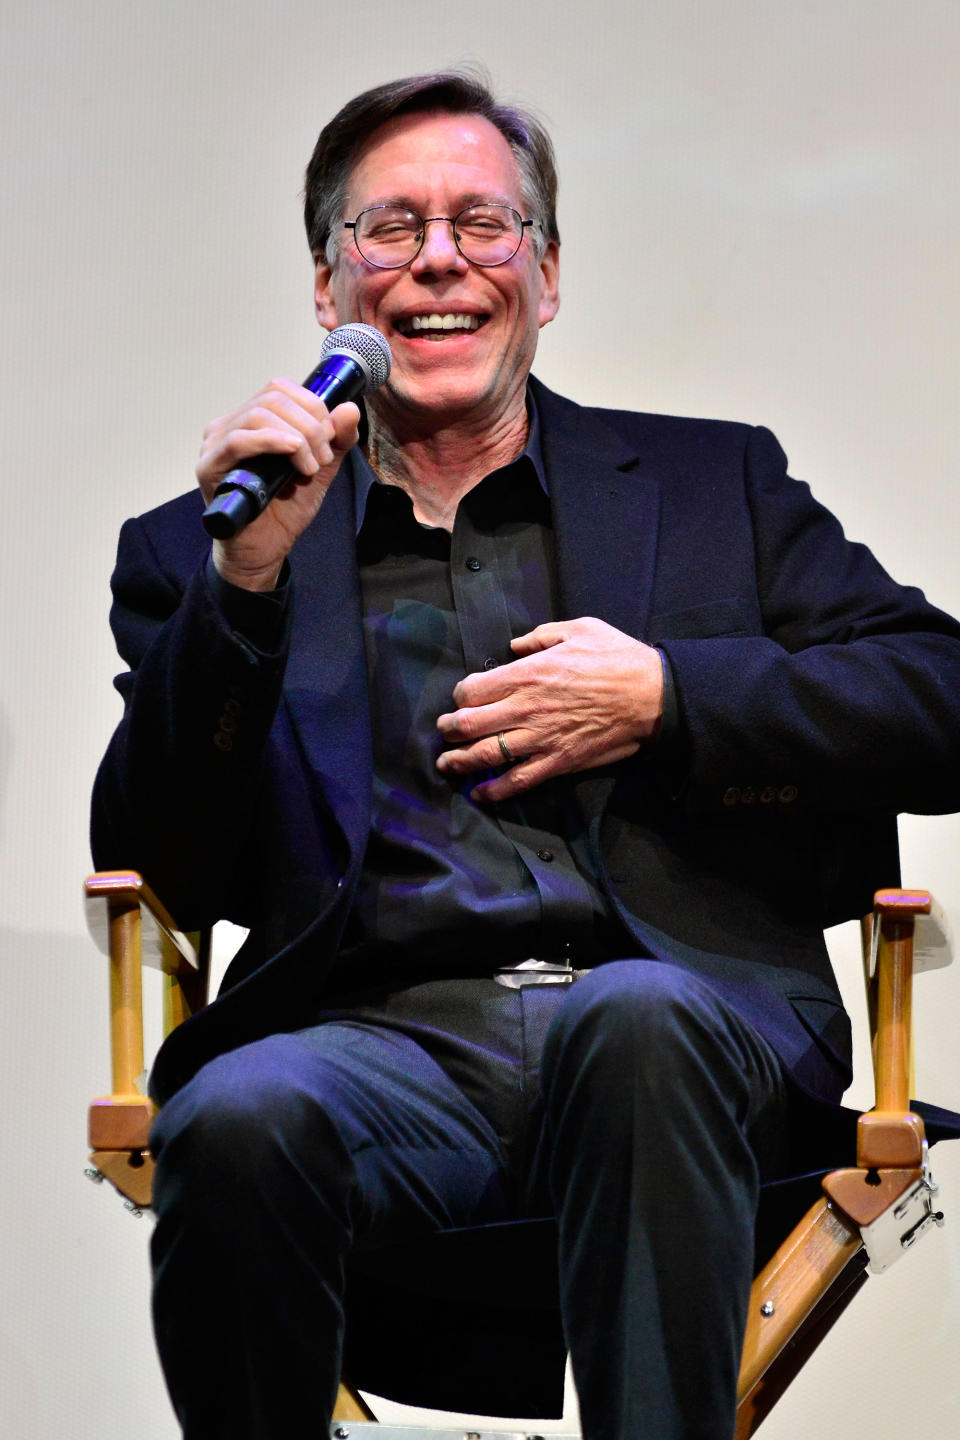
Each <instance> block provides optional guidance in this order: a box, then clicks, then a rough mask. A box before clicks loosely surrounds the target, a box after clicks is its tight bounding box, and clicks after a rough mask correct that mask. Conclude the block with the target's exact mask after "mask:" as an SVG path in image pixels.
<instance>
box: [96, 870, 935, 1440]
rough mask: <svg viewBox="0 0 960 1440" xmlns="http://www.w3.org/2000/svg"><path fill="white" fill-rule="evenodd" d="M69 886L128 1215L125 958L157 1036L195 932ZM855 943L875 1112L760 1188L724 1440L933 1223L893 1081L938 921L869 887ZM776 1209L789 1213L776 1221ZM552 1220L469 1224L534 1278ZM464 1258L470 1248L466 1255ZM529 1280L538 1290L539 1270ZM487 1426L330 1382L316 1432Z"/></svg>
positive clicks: (130, 1021)
mask: <svg viewBox="0 0 960 1440" xmlns="http://www.w3.org/2000/svg"><path fill="white" fill-rule="evenodd" d="M85 895H86V903H87V915H88V923H89V927H90V930H91V933H92V934H93V936H94V938H95V940H96V941H97V943H98V945H99V947H100V948H101V949H102V950H103V952H104V953H105V954H107V955H108V956H109V962H110V1039H111V1057H112V1085H113V1088H112V1092H111V1094H109V1095H106V1096H102V1097H101V1098H99V1099H97V1100H94V1102H93V1103H92V1105H91V1106H90V1119H89V1138H90V1146H91V1154H90V1163H89V1168H88V1171H87V1173H88V1174H89V1175H90V1176H91V1178H94V1179H97V1180H103V1179H104V1178H105V1179H107V1180H109V1181H110V1182H111V1184H112V1185H113V1186H114V1187H115V1188H116V1189H117V1190H118V1191H119V1193H120V1194H121V1195H122V1196H123V1197H124V1200H125V1203H126V1205H127V1208H128V1209H130V1210H132V1211H133V1212H134V1213H137V1214H139V1213H141V1212H142V1210H143V1208H145V1207H147V1206H149V1204H150V1194H151V1185H152V1174H153V1159H152V1157H151V1155H150V1152H149V1141H148V1137H149V1128H150V1123H151V1120H152V1118H153V1115H154V1113H155V1112H154V1107H153V1105H152V1103H151V1102H150V1101H149V1100H148V1099H147V1097H146V1094H145V1082H144V1038H143V997H142V976H141V966H142V964H148V965H152V966H155V967H157V968H159V969H160V971H161V972H162V980H163V1030H164V1033H165V1034H167V1033H169V1032H170V1030H172V1029H173V1028H174V1027H175V1026H176V1025H178V1024H179V1023H180V1022H181V1021H182V1020H184V1019H185V1018H186V1017H187V1016H188V1015H190V1014H192V1013H194V1012H195V1011H196V1010H197V1009H199V1008H200V1007H201V1006H202V1005H204V1004H205V1003H206V1000H207V984H208V972H209V959H210V951H209V936H208V935H206V934H205V935H203V936H200V937H188V936H186V935H185V934H183V932H181V931H180V930H178V929H177V927H176V924H175V922H174V921H173V919H172V917H171V916H170V915H169V914H168V912H167V911H166V909H165V908H164V906H163V905H162V904H161V902H160V901H159V900H158V899H157V897H156V896H154V895H153V893H152V892H151V891H150V889H149V887H148V886H147V885H146V884H145V882H144V881H143V880H142V879H141V877H140V876H139V875H138V874H136V873H135V872H133V871H107V872H103V873H100V874H97V875H93V876H91V877H90V878H89V879H88V880H87V881H86V884H85ZM145 922H146V923H145ZM862 939H863V957H864V975H865V980H866V987H867V1006H868V1014H869V1019H870V1030H871V1036H872V1042H873V1061H874V1075H875V1083H876V1104H875V1108H874V1109H873V1110H871V1111H869V1112H868V1113H866V1114H864V1115H861V1116H860V1117H859V1120H858V1121H857V1125H856V1141H855V1154H854V1153H853V1150H854V1146H853V1144H852V1143H851V1155H850V1159H851V1161H852V1162H855V1163H851V1165H850V1166H849V1167H847V1168H843V1169H837V1170H832V1171H830V1172H829V1173H827V1174H825V1175H823V1174H814V1175H807V1176H804V1177H800V1179H799V1180H798V1181H796V1182H791V1184H790V1186H789V1187H788V1188H787V1190H786V1191H784V1189H783V1187H771V1188H772V1190H773V1191H774V1192H777V1191H778V1190H779V1192H780V1193H775V1194H774V1196H773V1200H774V1202H775V1203H772V1204H768V1205H767V1207H766V1208H767V1216H766V1218H765V1212H764V1209H763V1208H761V1217H760V1222H759V1224H758V1237H757V1254H758V1256H759V1257H760V1259H761V1260H762V1261H763V1262H764V1263H762V1268H760V1269H759V1273H758V1274H757V1275H756V1279H755V1280H754V1283H753V1287H752V1290H751V1294H750V1305H749V1312H748V1320H747V1330H746V1336H745V1340H744V1348H743V1357H742V1362H741V1369H740V1379H739V1386H738V1401H739V1408H738V1424H737V1433H736V1440H748V1437H749V1436H751V1435H752V1434H753V1433H754V1431H755V1430H756V1429H757V1427H758V1426H759V1425H760V1423H761V1421H762V1420H763V1419H764V1417H765V1416H766V1415H767V1414H768V1413H769V1412H770V1410H771V1408H772V1407H773V1405H774V1404H775V1403H776V1401H777V1400H778V1399H779V1397H780V1396H781V1395H782V1394H783V1392H784V1391H785V1389H786V1388H787V1386H788V1385H789V1384H790V1382H791V1380H792V1379H793V1378H794V1376H795V1375H796V1374H797V1373H798V1372H799V1370H800V1368H801V1367H802V1365H803V1364H804V1363H805V1361H806V1360H807V1359H808V1358H809V1356H810V1355H811V1354H812V1353H813V1351H814V1350H815V1349H816V1347H817V1345H818V1344H819V1343H820V1341H821V1340H822V1339H823V1337H824V1336H825V1335H826V1334H827V1332H828V1331H829V1330H830V1328H831V1327H832V1325H833V1324H834V1322H835V1321H836V1320H837V1319H838V1318H839V1316H840V1314H841V1313H842V1312H843V1310H844V1309H845V1308H846V1306H847V1305H848V1304H849V1302H850V1300H851V1299H852V1298H853V1296H854V1295H855V1294H856V1293H857V1291H858V1290H859V1289H860V1288H861V1286H862V1285H863V1284H864V1283H865V1282H866V1279H867V1276H868V1273H869V1272H873V1273H880V1272H882V1271H884V1270H886V1269H888V1268H889V1266H890V1265H891V1264H892V1263H893V1261H894V1260H896V1259H898V1258H899V1257H900V1256H901V1255H902V1254H904V1253H905V1251H906V1250H907V1249H909V1248H910V1247H911V1246H912V1245H914V1244H915V1242H916V1241H917V1240H918V1239H919V1238H920V1237H921V1236H922V1235H923V1234H924V1233H925V1231H926V1230H928V1229H929V1228H930V1227H931V1226H932V1225H934V1224H941V1223H942V1218H943V1217H942V1215H941V1213H940V1212H939V1210H938V1209H937V1208H936V1186H935V1184H934V1182H933V1179H932V1175H931V1172H930V1167H929V1161H928V1157H927V1140H926V1136H925V1131H924V1123H923V1120H922V1119H921V1118H920V1116H919V1115H918V1114H916V1113H913V1112H911V1109H910V1100H909V1094H910V1089H909V1086H910V1079H911V1039H912V1035H911V1031H912V1025H911V1000H912V979H913V975H914V974H915V973H918V972H920V971H922V970H927V969H934V968H938V967H940V966H943V965H946V964H949V962H950V958H951V956H950V943H949V935H948V930H947V926H946V922H945V918H944V916H943V912H942V911H941V909H940V907H939V906H938V905H937V904H936V903H935V902H934V901H933V900H932V898H931V896H930V895H929V894H928V893H927V892H926V891H912V890H880V891H878V892H877V894H876V896H875V900H874V910H873V913H872V915H870V916H868V917H866V919H865V920H864V921H863V922H862ZM818 1192H819V1193H818ZM798 1199H799V1203H800V1209H799V1210H798V1208H797V1206H798ZM811 1202H812V1203H811ZM803 1211H805V1213H801V1212H803ZM798 1215H799V1219H798V1218H797V1216H798ZM784 1216H789V1220H787V1221H786V1222H784V1219H783V1217H784ZM794 1222H796V1223H794ZM778 1223H779V1224H780V1225H781V1227H782V1228H781V1230H780V1234H781V1235H782V1234H783V1232H784V1230H789V1233H788V1234H787V1236H786V1239H783V1240H782V1241H779V1236H777V1241H779V1243H776V1242H775V1241H772V1240H771V1227H773V1226H776V1224H778ZM552 1224H553V1222H551V1221H539V1220H534V1221H525V1222H518V1223H517V1224H512V1225H510V1224H508V1225H502V1226H487V1227H483V1229H484V1230H485V1231H487V1232H500V1233H499V1234H491V1235H489V1236H483V1237H481V1239H482V1243H483V1244H485V1243H486V1242H487V1240H488V1239H492V1240H495V1241H496V1242H497V1243H498V1244H499V1245H500V1246H501V1247H502V1246H503V1245H504V1244H505V1245H506V1247H507V1253H508V1256H509V1260H508V1264H509V1268H510V1269H511V1270H514V1271H515V1268H516V1265H517V1264H529V1263H531V1259H532V1265H533V1269H534V1270H536V1269H537V1268H538V1267H539V1269H540V1270H541V1272H542V1271H543V1270H544V1269H545V1268H549V1267H551V1265H552V1261H551V1260H550V1253H551V1249H552V1240H553V1233H552ZM791 1225H792V1226H793V1228H792V1229H790V1226H791ZM519 1232H523V1234H522V1241H521V1242H520V1243H519V1244H518V1242H517V1239H516V1238H515V1237H516V1235H517V1233H519ZM478 1233H479V1232H476V1231H474V1232H468V1231H463V1232H446V1233H445V1234H443V1235H440V1236H438V1237H435V1238H434V1240H433V1241H432V1242H431V1244H432V1245H434V1246H435V1247H439V1254H440V1265H439V1266H438V1267H437V1266H435V1267H434V1268H435V1270H437V1271H438V1273H442V1275H443V1284H444V1286H445V1287H446V1291H447V1294H448V1296H451V1295H458V1294H459V1295H461V1296H462V1295H469V1294H470V1293H472V1289H473V1287H474V1286H475V1285H477V1284H480V1285H481V1286H482V1285H483V1284H484V1283H489V1281H488V1279H487V1277H486V1275H485V1273H484V1271H483V1269H482V1268H478V1267H477V1264H476V1260H475V1255H476V1245H473V1244H471V1246H469V1247H468V1249H467V1250H466V1251H464V1250H463V1247H462V1246H461V1248H460V1249H459V1250H458V1244H459V1243H460V1242H459V1240H458V1237H462V1236H468V1237H469V1236H473V1235H477V1234H478ZM511 1246H512V1251H511ZM481 1249H482V1246H481ZM464 1253H467V1254H469V1255H470V1257H471V1259H470V1260H469V1261H468V1262H467V1263H466V1264H464V1263H463V1254H464ZM420 1267H421V1258H420V1256H419V1254H418V1253H417V1252H415V1251H408V1252H406V1253H405V1255H404V1257H403V1260H402V1263H401V1264H400V1265H399V1269H397V1268H396V1267H395V1269H394V1273H393V1274H392V1275H391V1277H390V1278H391V1283H396V1282H397V1281H398V1278H399V1284H400V1291H399V1292H398V1293H413V1292H414V1291H416V1290H417V1289H421V1288H425V1290H426V1293H427V1296H428V1305H429V1303H430V1300H429V1296H430V1282H427V1283H426V1285H425V1287H424V1285H423V1284H422V1281H423V1275H424V1273H425V1272H423V1271H422V1270H421V1268H420ZM534 1283H535V1284H542V1283H543V1282H542V1274H541V1275H540V1276H538V1277H535V1281H534ZM547 1283H548V1288H549V1282H547ZM451 1408H452V1407H451ZM459 1408H464V1407H459ZM468 1408H469V1407H468ZM487 1433H488V1432H480V1431H470V1432H464V1431H463V1430H462V1429H461V1430H456V1431H445V1432H444V1431H438V1430H436V1429H434V1430H431V1431H429V1432H427V1431H424V1430H422V1429H419V1428H411V1427H408V1426H393V1425H382V1424H379V1423H378V1422H377V1421H376V1419H375V1417H374V1415H373V1413H372V1412H371V1410H370V1409H369V1407H368V1406H367V1404H366V1403H365V1401H364V1400H363V1398H362V1397H361V1395H360V1394H359V1392H358V1391H357V1390H355V1389H353V1388H352V1387H351V1386H350V1385H349V1384H348V1383H347V1382H346V1381H343V1382H342V1383H341V1386H340V1391H339V1394H338V1397H337V1406H336V1409H335V1411H334V1420H333V1423H332V1426H331V1435H332V1436H334V1437H337V1440H363V1437H364V1436H368V1437H369V1440H422V1437H423V1436H425V1435H427V1434H429V1435H431V1436H432V1437H434V1440H442V1437H443V1436H444V1435H446V1436H449V1437H451V1440H452V1437H456V1436H459V1437H461V1440H463V1437H464V1436H465V1434H466V1436H467V1440H487ZM493 1433H494V1432H489V1434H490V1436H491V1437H492V1435H493ZM496 1433H497V1434H498V1435H499V1440H536V1437H535V1436H533V1435H532V1433H530V1432H519V1431H517V1432H510V1434H509V1436H507V1437H505V1436H504V1432H503V1431H500V1432H496Z"/></svg>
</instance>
